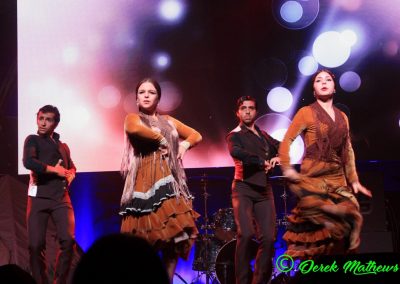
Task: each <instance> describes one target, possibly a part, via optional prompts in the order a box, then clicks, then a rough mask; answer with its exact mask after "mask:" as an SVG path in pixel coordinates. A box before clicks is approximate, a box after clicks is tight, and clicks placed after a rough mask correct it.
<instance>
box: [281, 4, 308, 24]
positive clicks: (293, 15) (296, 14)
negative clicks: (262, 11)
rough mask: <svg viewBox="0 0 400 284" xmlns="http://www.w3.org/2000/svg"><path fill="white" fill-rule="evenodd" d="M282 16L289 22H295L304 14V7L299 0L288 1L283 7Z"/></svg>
mask: <svg viewBox="0 0 400 284" xmlns="http://www.w3.org/2000/svg"><path fill="white" fill-rule="evenodd" d="M280 12H281V17H282V19H284V20H285V21H286V22H288V23H295V22H297V21H298V20H300V19H301V17H302V16H303V7H301V5H300V3H299V2H297V1H287V2H285V3H284V4H283V5H282V7H281V11H280Z"/></svg>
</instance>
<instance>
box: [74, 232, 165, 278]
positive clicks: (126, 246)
mask: <svg viewBox="0 0 400 284" xmlns="http://www.w3.org/2000/svg"><path fill="white" fill-rule="evenodd" d="M72 283H73V284H86V283H157V284H163V283H165V284H168V283H169V280H168V275H167V272H166V270H165V268H164V265H163V264H162V262H161V259H160V258H159V256H158V254H157V253H156V252H155V250H154V249H153V248H152V247H151V245H150V244H149V243H147V241H145V240H144V239H141V238H138V237H135V236H132V235H127V234H113V235H109V236H105V237H102V238H100V239H98V240H97V241H96V242H95V243H94V244H93V245H92V246H91V247H90V248H89V250H88V251H87V252H86V253H85V254H84V255H83V256H82V258H81V260H80V262H79V263H78V265H77V267H76V270H75V273H74V277H73V281H72Z"/></svg>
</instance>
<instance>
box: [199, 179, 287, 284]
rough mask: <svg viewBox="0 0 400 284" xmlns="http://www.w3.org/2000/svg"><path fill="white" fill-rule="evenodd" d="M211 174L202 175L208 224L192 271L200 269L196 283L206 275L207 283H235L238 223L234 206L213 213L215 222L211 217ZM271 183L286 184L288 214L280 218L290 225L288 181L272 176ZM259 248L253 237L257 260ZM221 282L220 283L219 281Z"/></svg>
mask: <svg viewBox="0 0 400 284" xmlns="http://www.w3.org/2000/svg"><path fill="white" fill-rule="evenodd" d="M207 180H208V177H207V176H206V175H203V176H202V177H201V184H202V189H203V196H204V216H203V217H204V224H203V225H202V226H201V227H200V228H201V229H202V230H203V232H204V233H203V234H202V235H200V236H199V237H198V238H197V240H196V242H195V255H194V261H193V265H192V270H194V271H197V272H198V276H197V277H196V279H195V280H194V281H193V282H192V283H197V281H198V280H199V279H200V278H201V277H202V276H203V275H205V277H206V284H210V283H220V284H227V283H229V284H230V283H235V265H234V264H235V251H236V233H237V228H236V223H235V218H234V214H233V208H221V209H219V210H218V211H217V212H215V213H214V214H213V215H212V218H211V221H210V219H209V217H208V213H207V212H208V211H207V199H208V197H209V194H208V193H207ZM270 181H271V183H273V184H274V183H275V184H277V185H282V187H283V194H282V195H281V196H280V197H281V198H282V199H283V202H284V214H283V217H282V218H277V220H276V225H277V226H285V227H286V226H287V225H288V222H287V216H288V214H287V211H286V210H287V206H286V199H287V197H288V195H287V193H286V183H285V178H284V177H283V176H276V177H271V178H270ZM257 249H258V242H257V241H256V240H252V243H251V245H250V248H249V253H250V254H251V257H252V259H255V257H256V254H257ZM215 281H218V282H215Z"/></svg>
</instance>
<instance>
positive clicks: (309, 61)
mask: <svg viewBox="0 0 400 284" xmlns="http://www.w3.org/2000/svg"><path fill="white" fill-rule="evenodd" d="M298 68H299V71H300V73H301V74H303V75H304V76H310V75H312V74H314V73H315V72H317V70H318V62H317V61H316V60H315V59H314V57H312V56H304V57H303V58H302V59H300V61H299V64H298Z"/></svg>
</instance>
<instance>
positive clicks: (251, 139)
mask: <svg viewBox="0 0 400 284" xmlns="http://www.w3.org/2000/svg"><path fill="white" fill-rule="evenodd" d="M236 116H237V117H238V119H239V121H240V123H239V126H238V127H236V128H235V129H234V130H232V131H231V132H230V133H229V134H228V136H227V138H226V139H227V143H228V147H229V152H230V154H231V156H232V158H233V160H234V163H235V178H234V181H233V183H232V205H233V211H234V215H235V222H236V225H237V227H238V235H237V243H236V252H235V270H236V284H247V283H253V284H256V283H257V284H258V283H267V282H268V281H269V280H270V278H271V274H272V257H273V255H272V254H273V244H274V240H275V217H276V213H275V204H274V197H273V193H272V187H271V185H270V184H269V183H268V179H267V178H268V176H267V175H268V172H269V171H270V170H271V169H272V168H273V167H275V165H277V164H279V161H280V160H279V158H278V157H277V153H278V147H279V141H277V140H275V139H274V138H272V137H271V136H270V135H268V134H267V133H266V132H265V131H262V130H260V129H259V128H258V127H257V125H255V123H254V122H255V120H256V116H257V102H256V100H255V99H254V98H253V97H250V96H245V97H241V98H239V99H238V101H237V108H236ZM253 219H254V221H255V223H256V226H257V237H258V240H259V242H260V243H259V247H258V251H257V256H256V262H255V270H254V274H253V279H252V282H250V281H251V274H250V272H251V271H249V265H250V261H251V255H250V253H249V248H250V245H251V242H252V238H253V237H254V235H255V233H256V228H255V226H254V223H253Z"/></svg>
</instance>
